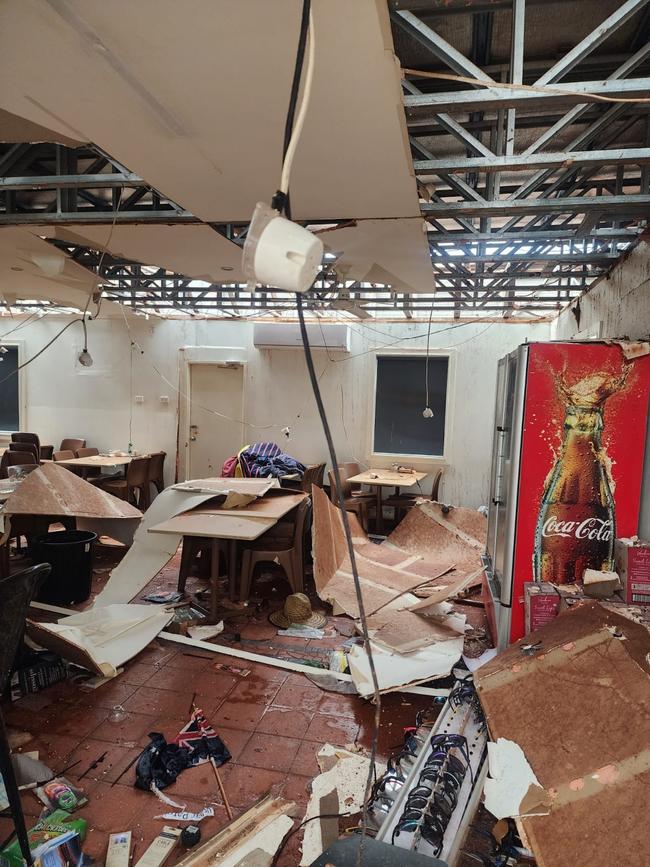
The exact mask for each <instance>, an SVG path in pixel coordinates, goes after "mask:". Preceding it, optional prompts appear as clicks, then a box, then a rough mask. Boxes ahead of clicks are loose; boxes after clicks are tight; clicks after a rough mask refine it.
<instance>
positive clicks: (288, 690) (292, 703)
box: [273, 674, 323, 712]
mask: <svg viewBox="0 0 650 867" xmlns="http://www.w3.org/2000/svg"><path fill="white" fill-rule="evenodd" d="M322 697H323V692H322V690H321V689H319V688H318V687H317V686H312V685H311V684H309V682H308V681H307V680H306V679H305V678H304V677H303V676H302V675H296V674H291V675H289V677H288V678H287V679H286V681H285V682H284V683H283V684H282V686H281V687H280V689H279V690H278V693H277V695H276V696H275V698H274V699H273V704H274V705H279V706H281V707H296V708H299V709H300V710H303V711H305V712H308V711H315V710H316V709H317V707H318V704H319V702H320V701H321V699H322Z"/></svg>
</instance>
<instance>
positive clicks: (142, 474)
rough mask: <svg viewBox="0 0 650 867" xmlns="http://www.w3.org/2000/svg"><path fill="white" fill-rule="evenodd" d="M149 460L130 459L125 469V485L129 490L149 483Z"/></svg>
mask: <svg viewBox="0 0 650 867" xmlns="http://www.w3.org/2000/svg"><path fill="white" fill-rule="evenodd" d="M149 460H150V458H132V459H131V461H130V463H129V465H128V467H127V468H126V483H127V485H129V487H131V488H137V487H139V486H140V485H146V483H147V482H148V481H149Z"/></svg>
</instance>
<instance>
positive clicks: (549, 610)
mask: <svg viewBox="0 0 650 867" xmlns="http://www.w3.org/2000/svg"><path fill="white" fill-rule="evenodd" d="M559 610H560V596H559V594H558V592H557V590H556V588H555V587H554V586H553V584H549V583H547V582H545V581H541V582H537V581H529V582H527V583H525V584H524V611H525V617H526V635H529V634H530V633H531V632H534V631H535V630H536V629H539V628H540V627H542V626H545V625H546V624H547V623H550V621H551V620H553V619H554V618H555V617H557V615H558V612H559Z"/></svg>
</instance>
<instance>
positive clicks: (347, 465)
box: [341, 461, 361, 494]
mask: <svg viewBox="0 0 650 867" xmlns="http://www.w3.org/2000/svg"><path fill="white" fill-rule="evenodd" d="M341 466H342V467H343V469H344V470H345V475H346V477H347V478H351V477H352V476H358V475H359V473H360V472H361V467H360V466H359V464H358V462H357V461H344V462H343V463H342V464H341ZM349 490H350V494H351V493H352V491H360V490H361V485H360V484H359V482H350V489H349Z"/></svg>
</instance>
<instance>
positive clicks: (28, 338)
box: [0, 316, 550, 506]
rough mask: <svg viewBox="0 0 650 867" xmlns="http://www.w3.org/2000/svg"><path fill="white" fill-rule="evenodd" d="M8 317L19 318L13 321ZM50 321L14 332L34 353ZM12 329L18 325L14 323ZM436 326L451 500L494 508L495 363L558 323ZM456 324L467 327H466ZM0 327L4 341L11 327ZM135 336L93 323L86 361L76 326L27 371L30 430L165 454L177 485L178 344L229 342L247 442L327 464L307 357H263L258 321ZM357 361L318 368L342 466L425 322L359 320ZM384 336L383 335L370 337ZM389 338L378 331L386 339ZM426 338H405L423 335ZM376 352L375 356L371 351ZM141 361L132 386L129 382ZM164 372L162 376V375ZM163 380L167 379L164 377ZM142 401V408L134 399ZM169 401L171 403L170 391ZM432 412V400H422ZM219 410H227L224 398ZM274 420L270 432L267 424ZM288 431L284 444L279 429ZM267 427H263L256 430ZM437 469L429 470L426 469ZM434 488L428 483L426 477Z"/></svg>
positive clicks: (138, 330)
mask: <svg viewBox="0 0 650 867" xmlns="http://www.w3.org/2000/svg"><path fill="white" fill-rule="evenodd" d="M6 321H7V322H10V320H6ZM66 321H67V320H66V319H65V318H62V317H54V316H45V317H43V318H42V319H40V320H37V321H36V322H33V323H29V324H27V325H25V327H24V328H22V329H20V330H18V331H16V332H15V334H13V335H11V337H9V338H7V339H8V340H11V339H13V338H15V339H21V340H24V352H25V356H26V357H30V356H31V355H33V354H34V352H36V351H38V350H39V349H40V348H41V347H42V346H43V345H44V344H45V343H47V341H48V340H50V339H51V338H52V337H53V336H54V335H55V334H56V332H57V331H58V330H59V329H60V328H61V327H62V325H64V324H65V323H66ZM15 324H16V323H15V321H13V322H11V326H13V325H15ZM450 325H451V323H450V324H441V323H433V325H432V335H431V348H432V351H436V350H447V349H449V350H450V351H451V354H452V356H453V357H454V359H455V383H454V388H453V393H452V394H451V401H450V407H451V413H452V437H451V445H452V448H451V454H450V461H449V466H448V467H446V468H445V476H444V478H443V483H442V488H441V492H442V496H443V497H444V499H445V500H447V501H449V502H455V503H460V504H464V505H469V506H478V505H480V504H481V503H483V502H485V498H486V496H487V489H488V481H489V471H490V467H489V458H490V449H491V427H492V414H493V402H494V387H495V378H496V362H497V360H498V359H499V358H500V357H501V356H503V355H504V354H506V353H507V352H509V351H510V350H512V349H514V348H515V347H516V346H518V345H519V344H520V343H523V342H524V341H526V340H529V341H531V340H547V339H548V338H549V330H550V329H549V324H548V323H538V324H529V325H528V324H502V323H491V324H490V323H477V324H463V325H462V326H461V327H453V328H450ZM456 325H457V323H456ZM11 326H9V325H7V326H5V327H0V336H1V335H2V334H5V333H6V331H8V330H9V327H11ZM131 328H132V334H133V337H134V339H135V340H136V341H137V342H138V344H139V345H140V346H141V347H142V349H143V350H144V353H143V354H141V353H140V350H139V349H138V348H134V349H133V351H132V350H131V346H130V338H129V334H128V332H127V329H126V326H125V323H124V320H123V319H112V320H108V319H107V320H101V319H100V320H99V321H97V322H91V323H90V324H89V326H88V337H89V348H90V351H91V353H92V355H93V357H94V360H95V364H94V366H93V367H92V368H90V369H89V370H87V369H84V368H80V367H79V365H78V364H76V361H75V359H76V355H77V354H78V353H79V351H80V349H81V346H82V334H81V328H80V326H78V325H74V326H72V327H71V328H70V329H68V331H67V332H66V333H65V334H64V335H63V336H62V337H61V338H60V340H58V341H57V342H56V343H54V345H53V346H52V347H50V349H48V350H47V351H46V352H45V353H44V354H43V355H42V356H41V357H40V358H38V359H37V360H36V361H34V362H33V363H32V364H30V365H29V366H28V367H27V368H26V369H25V371H24V374H23V376H24V387H25V398H26V403H27V410H26V418H25V419H24V422H23V428H24V429H26V430H33V431H36V432H37V433H39V435H40V436H41V438H42V440H43V441H44V442H51V443H54V444H55V445H56V446H58V444H59V442H60V440H61V439H62V438H63V437H64V436H77V435H79V436H83V437H85V438H86V439H87V440H88V443H89V444H90V445H95V446H97V447H99V448H100V450H101V449H109V448H112V449H118V448H119V449H125V448H126V447H127V445H128V443H129V425H130V423H131V427H132V434H131V442H132V443H133V445H134V447H135V448H136V449H138V450H141V451H144V450H149V449H164V450H165V451H166V452H167V453H168V455H169V457H168V465H167V478H168V481H172V480H173V477H174V457H175V451H176V436H177V411H178V395H177V394H176V392H175V390H174V386H176V385H177V383H178V381H179V379H178V375H179V374H178V370H179V368H178V364H179V351H178V350H179V349H180V347H182V346H195V345H198V346H214V347H219V346H229V347H242V348H243V349H244V350H245V353H246V358H247V363H246V389H245V391H246V400H245V404H246V406H245V416H246V421H247V422H248V423H249V424H250V425H252V427H250V428H249V438H248V441H249V442H252V441H255V440H260V439H272V440H275V441H277V442H278V443H280V445H282V446H283V447H285V448H286V450H287V451H288V452H289V453H291V454H294V455H295V456H296V457H298V458H299V459H301V460H302V461H304V462H305V463H311V462H318V461H319V460H325V455H326V445H325V440H324V437H323V434H322V430H321V427H320V422H319V420H318V417H317V414H316V408H315V404H314V401H313V397H312V394H311V388H310V385H309V382H308V378H307V371H306V367H305V363H304V359H303V355H302V351H301V350H272V351H271V350H258V349H255V348H254V347H253V345H252V340H253V324H252V323H249V322H214V321H207V320H200V321H179V320H166V321H165V320H156V319H153V318H152V319H149V320H148V321H145V320H144V319H139V318H137V319H134V320H132V325H131ZM352 328H353V329H354V332H353V334H352V341H351V353H350V355H349V356H346V355H345V354H341V353H335V354H332V356H331V360H330V359H328V355H327V353H326V352H325V351H322V350H321V351H317V352H316V353H315V357H316V368H317V371H318V374H319V375H320V385H321V389H322V393H323V398H324V401H325V405H326V409H327V413H328V417H329V420H330V424H331V426H332V430H333V435H334V439H335V444H336V447H337V451H338V456H339V459H341V460H351V459H353V458H357V459H359V460H360V461H361V462H365V461H366V459H367V457H368V454H369V447H370V428H371V425H372V418H371V416H372V397H373V396H372V391H373V381H374V350H376V349H381V348H383V347H385V346H386V345H387V344H390V343H391V342H393V341H395V340H403V341H404V342H402V343H399V344H398V346H400V347H403V348H404V349H405V350H410V349H416V348H419V349H422V348H424V347H425V345H426V331H427V326H426V323H424V324H423V323H421V322H420V323H417V324H403V325H402V324H382V323H374V322H372V323H370V324H369V325H366V324H365V323H363V324H362V323H354V324H353V325H352ZM372 329H376V330H372ZM377 332H379V333H377ZM414 336H415V338H416V339H407V338H413V337H414ZM368 350H370V351H368ZM131 355H132V361H133V384H132V386H131V382H130V379H131V372H130V371H131ZM155 368H157V370H156V369H155ZM162 377H165V378H166V379H167V380H168V382H165V381H164V380H163V379H162ZM136 395H142V396H143V397H144V403H142V404H137V403H135V402H134V397H135V396H136ZM161 395H167V396H169V404H167V405H165V404H163V403H161V402H160V396H161ZM423 405H424V394H423ZM214 406H215V408H216V409H218V406H219V403H218V396H217V395H215V401H214ZM266 425H273V426H275V427H273V428H271V429H264V426H266ZM285 425H288V426H289V427H290V428H291V438H290V439H289V441H286V440H285V439H284V437H283V436H282V434H281V433H280V429H281V428H282V427H284V426H285ZM256 426H259V427H256ZM423 468H426V469H429V470H430V469H431V465H428V466H426V467H423ZM425 484H428V482H425Z"/></svg>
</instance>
